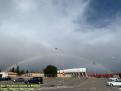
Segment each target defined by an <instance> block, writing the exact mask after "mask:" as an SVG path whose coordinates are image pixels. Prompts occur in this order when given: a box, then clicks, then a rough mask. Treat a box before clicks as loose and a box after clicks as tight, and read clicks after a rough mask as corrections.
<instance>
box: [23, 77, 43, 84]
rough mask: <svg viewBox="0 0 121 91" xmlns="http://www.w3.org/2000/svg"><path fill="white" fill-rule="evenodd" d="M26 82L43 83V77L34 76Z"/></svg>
mask: <svg viewBox="0 0 121 91" xmlns="http://www.w3.org/2000/svg"><path fill="white" fill-rule="evenodd" d="M25 83H26V84H31V83H32V84H43V78H42V77H33V78H31V79H30V80H28V81H25Z"/></svg>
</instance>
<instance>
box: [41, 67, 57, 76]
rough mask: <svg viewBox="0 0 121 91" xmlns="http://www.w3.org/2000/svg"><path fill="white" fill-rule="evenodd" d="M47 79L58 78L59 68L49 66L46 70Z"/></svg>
mask: <svg viewBox="0 0 121 91" xmlns="http://www.w3.org/2000/svg"><path fill="white" fill-rule="evenodd" d="M43 72H44V75H45V77H57V67H55V66H53V65H48V66H47V67H46V68H45V69H44V70H43Z"/></svg>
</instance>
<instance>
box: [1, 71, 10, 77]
mask: <svg viewBox="0 0 121 91" xmlns="http://www.w3.org/2000/svg"><path fill="white" fill-rule="evenodd" d="M5 77H8V73H7V72H0V78H5Z"/></svg>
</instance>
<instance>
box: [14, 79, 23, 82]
mask: <svg viewBox="0 0 121 91" xmlns="http://www.w3.org/2000/svg"><path fill="white" fill-rule="evenodd" d="M13 81H14V82H25V79H24V78H17V79H15V80H13Z"/></svg>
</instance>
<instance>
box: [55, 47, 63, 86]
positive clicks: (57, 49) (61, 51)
mask: <svg viewBox="0 0 121 91" xmlns="http://www.w3.org/2000/svg"><path fill="white" fill-rule="evenodd" d="M55 50H56V51H59V52H60V53H61V56H62V57H63V55H64V52H63V50H61V49H59V48H55ZM62 69H63V77H62V78H63V81H62V83H63V84H62V85H64V81H65V80H64V77H65V73H64V63H63V65H62Z"/></svg>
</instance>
